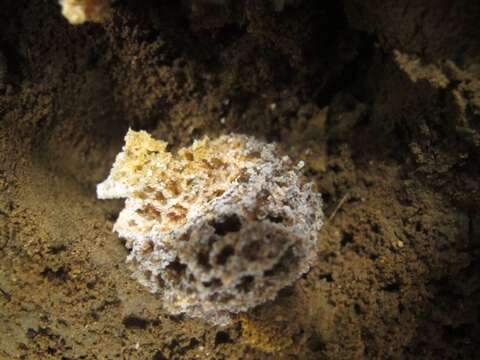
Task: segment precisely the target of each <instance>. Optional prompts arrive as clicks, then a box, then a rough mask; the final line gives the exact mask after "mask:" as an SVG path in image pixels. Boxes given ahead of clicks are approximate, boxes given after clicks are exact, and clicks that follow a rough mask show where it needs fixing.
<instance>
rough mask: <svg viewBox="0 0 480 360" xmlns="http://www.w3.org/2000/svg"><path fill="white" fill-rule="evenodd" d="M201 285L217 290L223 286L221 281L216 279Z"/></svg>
mask: <svg viewBox="0 0 480 360" xmlns="http://www.w3.org/2000/svg"><path fill="white" fill-rule="evenodd" d="M202 284H203V286H205V287H207V288H209V287H213V288H218V287H220V286H222V285H223V283H222V280H220V279H217V278H215V279H212V280H210V281H206V282H203V283H202Z"/></svg>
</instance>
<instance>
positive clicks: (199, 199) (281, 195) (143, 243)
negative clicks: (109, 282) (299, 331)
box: [97, 130, 323, 324]
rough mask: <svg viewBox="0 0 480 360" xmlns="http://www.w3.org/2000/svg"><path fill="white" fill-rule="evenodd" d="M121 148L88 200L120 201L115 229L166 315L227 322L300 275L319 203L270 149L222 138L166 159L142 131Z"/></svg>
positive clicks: (319, 217) (160, 145) (311, 255)
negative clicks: (159, 296)
mask: <svg viewBox="0 0 480 360" xmlns="http://www.w3.org/2000/svg"><path fill="white" fill-rule="evenodd" d="M125 141H126V143H125V146H124V148H123V151H122V152H121V153H120V154H119V155H118V156H117V158H116V160H115V163H114V165H113V168H112V170H111V173H110V175H109V177H108V178H107V179H106V180H105V181H104V182H103V183H101V184H99V185H98V187H97V194H98V197H99V198H100V199H109V198H126V202H125V208H124V209H123V210H122V211H121V213H120V215H119V217H118V220H117V222H116V223H115V226H114V231H116V232H117V233H118V235H119V236H121V237H123V238H125V239H126V246H127V247H128V248H130V249H131V253H130V255H129V256H128V259H127V261H128V263H129V264H130V265H131V266H132V268H133V274H134V277H135V278H136V279H138V281H140V283H142V284H143V285H145V286H146V287H148V288H149V289H150V291H152V292H161V293H162V297H163V301H164V305H165V308H166V309H167V310H168V311H169V312H170V313H172V314H179V313H186V314H187V315H189V316H193V317H202V318H204V319H206V320H207V321H210V322H213V323H217V324H220V323H227V322H228V321H229V319H230V317H229V314H230V313H238V312H241V311H245V310H247V309H249V308H252V307H254V306H256V305H259V304H261V303H263V302H265V301H267V300H271V299H273V298H274V297H275V296H276V294H277V293H278V291H279V290H280V289H282V288H284V287H285V286H288V285H290V284H292V283H293V282H294V281H295V280H296V279H297V278H298V277H299V276H300V275H301V274H303V273H305V272H306V271H308V269H309V267H310V265H311V263H312V261H313V260H314V259H315V254H316V251H315V249H316V240H317V236H318V232H319V230H320V228H321V226H322V224H323V212H322V200H321V196H320V194H318V193H316V192H315V191H314V189H313V184H312V183H309V182H307V181H306V180H305V179H304V178H303V177H302V176H301V175H300V174H299V171H298V170H299V169H298V168H299V166H298V165H295V164H293V163H292V161H291V160H290V159H289V158H288V157H287V156H282V155H281V154H280V152H279V150H278V149H277V148H276V146H275V145H273V144H266V143H263V142H260V141H258V140H256V139H254V138H252V137H248V136H243V135H228V136H221V137H219V138H217V139H215V140H211V139H209V138H208V137H206V138H204V139H202V140H200V141H195V142H194V143H193V145H192V146H190V147H187V148H182V149H181V150H180V151H178V153H176V154H173V153H170V152H168V151H167V150H166V148H167V144H166V143H165V142H162V141H157V140H155V139H153V138H152V137H151V136H150V135H149V134H148V133H146V132H144V131H140V132H135V131H132V130H130V131H129V132H128V133H127V135H126V138H125Z"/></svg>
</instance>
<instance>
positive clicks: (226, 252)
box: [216, 245, 235, 265]
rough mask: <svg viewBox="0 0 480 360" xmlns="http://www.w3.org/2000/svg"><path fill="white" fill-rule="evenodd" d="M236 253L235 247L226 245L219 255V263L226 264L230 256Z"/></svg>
mask: <svg viewBox="0 0 480 360" xmlns="http://www.w3.org/2000/svg"><path fill="white" fill-rule="evenodd" d="M234 253H235V250H234V249H233V247H231V246H230V245H227V246H225V247H224V248H223V249H222V251H220V254H218V255H217V259H216V260H217V264H219V265H224V264H225V263H226V262H227V260H228V258H229V257H230V256H232V255H233V254H234Z"/></svg>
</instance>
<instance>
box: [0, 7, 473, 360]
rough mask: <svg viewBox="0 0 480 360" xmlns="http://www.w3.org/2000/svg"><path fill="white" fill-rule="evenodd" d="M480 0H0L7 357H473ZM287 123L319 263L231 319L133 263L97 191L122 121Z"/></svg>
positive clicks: (182, 129)
mask: <svg viewBox="0 0 480 360" xmlns="http://www.w3.org/2000/svg"><path fill="white" fill-rule="evenodd" d="M479 8H480V2H478V1H470V0H459V1H455V2H454V3H452V2H451V1H447V0H441V1H433V0H424V1H411V0H388V1H383V0H343V1H310V0H303V1H302V0H297V1H292V2H288V3H286V4H285V6H284V9H283V11H276V10H275V9H274V8H273V4H272V3H270V2H265V1H261V0H245V1H230V2H226V3H225V5H222V4H221V3H219V2H213V1H209V2H207V3H206V2H203V1H199V0H198V1H182V2H167V1H153V0H145V1H133V0H125V1H116V2H114V4H113V8H112V14H111V18H109V19H108V20H107V21H106V22H105V23H104V24H87V25H83V26H81V27H73V26H71V25H69V24H68V22H67V21H66V20H65V19H64V18H63V17H62V16H61V14H60V8H59V6H58V4H57V2H56V1H54V0H52V1H41V0H28V1H27V0H19V1H10V2H3V3H2V11H0V52H1V53H2V54H4V55H5V58H6V66H4V67H3V68H6V69H7V73H6V74H5V75H4V76H2V83H1V84H0V260H1V261H0V321H1V324H2V326H0V358H2V359H16V358H23V359H62V358H63V359H82V358H83V359H122V358H126V359H156V360H159V359H439V358H442V359H476V358H478V353H479V347H480V346H479V343H480V309H479V304H480V258H479V257H480V225H479V224H480V206H479V204H480V182H479V176H480V161H479V160H480V126H479V124H480V80H479V78H480V65H479V64H480V40H479V36H480V35H479V32H478V23H479V14H480V11H479V10H480V9H479ZM129 127H132V128H134V129H143V130H148V131H149V132H151V133H153V134H154V136H155V137H156V138H159V139H164V140H166V141H167V142H168V143H169V144H172V146H173V147H174V148H180V147H182V146H185V145H189V144H190V143H191V142H192V141H193V140H194V139H198V138H200V137H201V136H202V135H209V136H210V137H211V138H215V137H216V136H218V135H219V134H227V133H230V132H236V133H245V134H252V135H255V136H256V137H258V138H261V139H265V140H266V141H268V142H272V141H275V142H278V143H279V144H280V146H282V147H283V148H284V150H285V152H286V153H287V154H289V156H290V157H291V158H292V159H293V160H294V161H298V160H304V161H305V163H306V168H307V172H306V173H307V176H308V178H309V179H310V180H312V181H315V182H316V184H317V186H318V188H319V190H320V192H321V193H322V194H323V195H324V201H325V205H326V216H327V223H326V225H325V226H324V227H323V228H322V231H321V239H322V240H321V241H320V242H319V248H318V261H317V262H316V263H315V264H314V265H313V267H312V269H311V270H310V271H309V272H308V273H307V274H305V275H304V276H303V277H302V278H301V279H299V280H298V281H297V282H296V283H295V284H294V285H293V286H291V287H289V288H287V289H285V290H283V291H281V292H280V294H279V296H278V297H277V299H276V300H274V301H271V302H269V303H267V304H264V305H261V306H259V307H257V308H255V309H254V310H251V311H248V312H245V313H242V314H239V315H238V317H237V318H235V319H234V321H233V322H232V324H230V325H229V326H227V327H217V326H212V325H209V324H207V323H205V322H203V321H201V320H199V319H197V320H194V319H188V318H186V317H183V316H171V315H169V314H168V312H166V311H165V309H163V308H162V306H161V299H160V298H159V297H157V296H156V295H152V294H149V293H148V292H146V291H145V289H144V288H143V287H142V286H141V285H139V284H137V283H136V282H135V281H132V280H131V279H130V277H129V271H128V270H127V265H126V264H125V261H124V260H125V257H126V256H127V255H128V252H127V250H126V249H125V247H124V244H122V242H121V240H119V239H118V238H117V236H116V235H115V234H114V233H112V225H113V223H114V222H115V220H116V217H117V215H118V213H119V211H120V210H121V208H122V207H123V204H122V202H121V201H119V202H118V203H112V202H105V201H99V200H97V199H96V196H95V184H96V183H98V182H99V181H101V180H103V179H104V178H105V177H106V175H107V174H108V171H109V168H110V165H111V164H112V162H113V160H114V157H115V155H116V154H117V153H118V152H119V150H120V148H121V146H122V140H123V136H124V134H125V133H126V130H127V129H128V128H129Z"/></svg>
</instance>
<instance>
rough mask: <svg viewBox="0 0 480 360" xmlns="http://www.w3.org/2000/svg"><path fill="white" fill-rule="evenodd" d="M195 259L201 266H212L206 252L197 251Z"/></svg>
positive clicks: (207, 267)
mask: <svg viewBox="0 0 480 360" xmlns="http://www.w3.org/2000/svg"><path fill="white" fill-rule="evenodd" d="M197 261H198V263H199V264H200V265H201V266H203V267H204V268H206V269H211V268H212V266H211V265H210V259H209V256H208V253H206V252H201V253H199V254H198V256H197Z"/></svg>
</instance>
